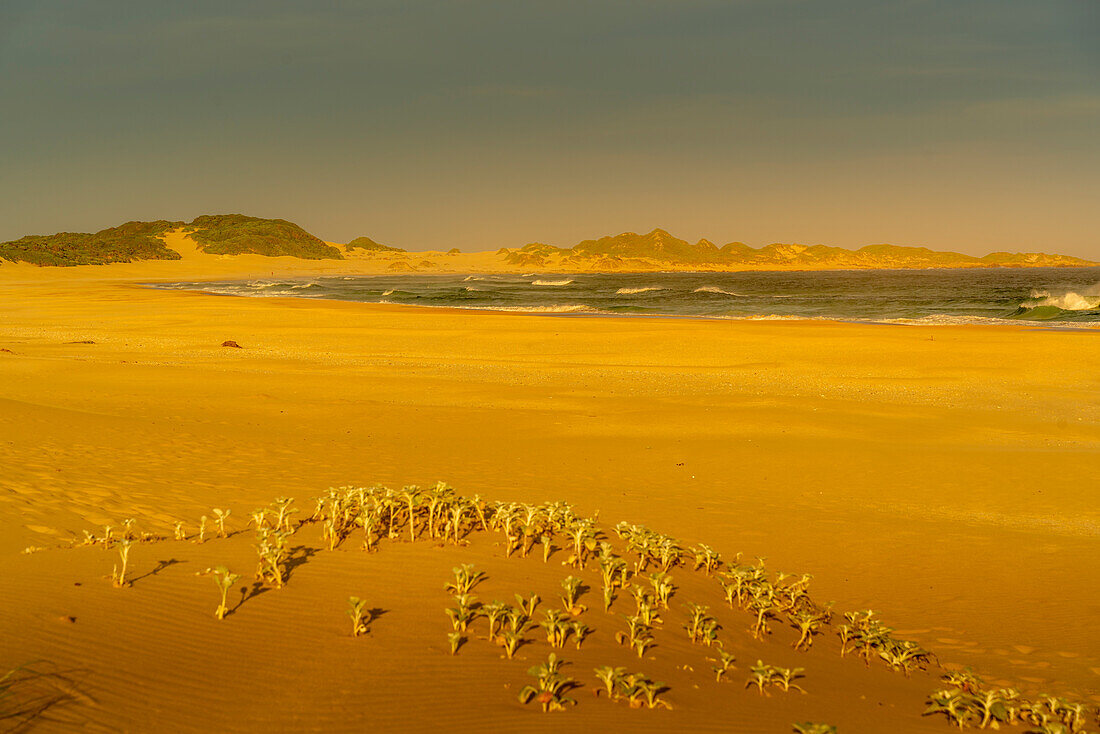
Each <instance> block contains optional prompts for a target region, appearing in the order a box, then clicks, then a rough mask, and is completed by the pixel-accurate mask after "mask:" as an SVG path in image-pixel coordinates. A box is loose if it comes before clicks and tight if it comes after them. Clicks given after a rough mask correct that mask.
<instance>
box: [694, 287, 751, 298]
mask: <svg viewBox="0 0 1100 734" xmlns="http://www.w3.org/2000/svg"><path fill="white" fill-rule="evenodd" d="M692 293H714V294H717V295H720V296H733V297H734V298H748V297H749V296H746V295H745V294H744V293H734V292H733V291H725V290H722V289H721V288H719V287H718V286H716V285H705V286H703V287H702V288H696V289H695V290H693V291H692Z"/></svg>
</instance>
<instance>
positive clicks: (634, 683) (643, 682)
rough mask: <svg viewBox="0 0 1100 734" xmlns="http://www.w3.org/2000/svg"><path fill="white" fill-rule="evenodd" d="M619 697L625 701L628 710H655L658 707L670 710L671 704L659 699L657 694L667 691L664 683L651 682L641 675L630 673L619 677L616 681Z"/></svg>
mask: <svg viewBox="0 0 1100 734" xmlns="http://www.w3.org/2000/svg"><path fill="white" fill-rule="evenodd" d="M617 683H618V689H619V695H620V696H621V697H623V698H625V699H626V700H627V703H628V704H629V706H630V708H632V709H636V708H641V707H642V706H643V705H644V706H646V707H647V708H651V709H655V708H657V707H659V706H661V707H664V708H666V709H671V708H672V704H670V703H669V702H668V701H665V700H664V699H662V698H660V697H659V694H660V693H662V692H663V691H666V690H668V688H667V686H665V684H664V683H661V682H659V681H652V680H650V679H649V678H648V677H647V676H645V675H643V674H641V673H631V674H629V675H623V676H621V677H620V678H619V679H618V681H617Z"/></svg>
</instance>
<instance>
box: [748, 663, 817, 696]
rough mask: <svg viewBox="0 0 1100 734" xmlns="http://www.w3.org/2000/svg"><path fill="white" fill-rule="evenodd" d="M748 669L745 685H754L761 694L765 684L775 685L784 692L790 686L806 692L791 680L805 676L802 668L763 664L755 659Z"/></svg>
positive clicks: (787, 691) (789, 688)
mask: <svg viewBox="0 0 1100 734" xmlns="http://www.w3.org/2000/svg"><path fill="white" fill-rule="evenodd" d="M749 670H750V672H749V678H748V680H746V681H745V687H746V688H748V687H750V686H756V687H757V688H758V689H759V691H760V695H761V696H763V695H764V688H765V687H767V686H775V687H777V688H779V689H781V690H782V691H783V692H785V693H789V692H790V690H791V689H792V688H794V689H795V690H798V691H802V692H803V693H805V692H806V691H805V689H803V688H802V687H801V686H798V685H795V684H794V683H793V682H792V681H794V680H795V679H797V678H804V677H805V672H806V671H805V669H803V668H780V667H777V666H775V665H765V664H764V663H763V662H762V661H760V660H757V661H756V665H753V666H752V667H751V668H750V669H749Z"/></svg>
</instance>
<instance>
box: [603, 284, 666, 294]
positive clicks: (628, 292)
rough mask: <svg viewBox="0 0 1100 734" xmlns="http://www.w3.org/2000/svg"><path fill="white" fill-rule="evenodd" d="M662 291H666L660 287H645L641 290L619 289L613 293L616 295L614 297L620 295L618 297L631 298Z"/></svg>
mask: <svg viewBox="0 0 1100 734" xmlns="http://www.w3.org/2000/svg"><path fill="white" fill-rule="evenodd" d="M663 290H667V289H666V288H662V287H661V286H658V285H647V286H645V287H643V288H620V289H619V290H617V291H615V293H616V295H620V296H632V295H634V294H635V293H648V292H650V291H663Z"/></svg>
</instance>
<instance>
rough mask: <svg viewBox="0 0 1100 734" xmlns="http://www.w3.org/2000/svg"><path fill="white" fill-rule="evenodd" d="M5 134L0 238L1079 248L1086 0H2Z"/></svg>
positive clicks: (1099, 144)
mask: <svg viewBox="0 0 1100 734" xmlns="http://www.w3.org/2000/svg"><path fill="white" fill-rule="evenodd" d="M0 141H2V143H0V241H2V240H7V239H13V238H16V237H20V236H22V235H24V234H49V233H53V232H57V231H96V230H98V229H102V228H105V227H110V226H114V225H116V224H119V223H121V222H124V221H127V220H133V219H147V220H148V219H173V220H190V219H192V218H194V217H195V216H197V215H199V214H207V213H230V212H240V213H245V214H251V215H254V216H263V217H279V218H284V219H289V220H291V221H294V222H297V223H298V224H300V225H302V226H303V227H305V228H306V229H307V230H309V231H310V232H312V233H314V234H316V235H318V236H319V237H322V238H323V239H326V240H329V241H336V242H346V241H348V240H350V239H352V238H354V237H358V236H361V235H367V236H370V237H372V238H373V239H375V240H378V241H380V242H383V243H386V244H391V245H396V246H399V247H405V248H408V249H414V250H420V249H448V248H450V247H459V248H461V249H463V250H467V251H473V250H485V249H496V248H499V247H518V246H521V245H523V244H525V243H528V242H533V241H539V242H548V243H551V244H555V245H559V246H570V245H573V244H575V243H576V242H578V241H580V240H582V239H587V238H591V237H599V236H602V235H606V234H616V233H619V232H624V231H636V232H647V231H649V230H651V229H653V228H655V227H662V228H664V229H667V230H669V231H671V232H672V233H674V234H676V235H677V236H680V237H683V238H685V239H688V240H692V241H694V240H696V239H698V238H701V237H706V238H708V239H710V240H712V241H714V242H716V243H718V244H724V243H726V242H730V241H741V242H746V243H748V244H750V245H753V246H761V245H765V244H768V243H772V242H799V243H803V244H818V243H823V244H829V245H836V246H841V247H859V246H862V245H866V244H874V243H883V242H888V243H893V244H899V245H923V246H928V247H932V248H934V249H948V250H957V251H961V252H967V253H971V254H984V253H986V252H990V251H994V250H1010V251H1034V250H1041V251H1047V252H1061V253H1066V254H1071V255H1077V256H1081V257H1090V258H1092V259H1096V260H1100V2H1097V1H1096V0H893V1H889V2H883V1H882V0H875V1H871V0H828V1H827V2H825V1H823V0H638V1H635V2H626V1H625V0H622V1H618V0H543V1H542V2H527V1H525V0H500V1H492V2H491V1H488V0H485V1H482V0H450V1H428V0H393V1H390V0H379V1H376V2H339V1H334V2H324V1H316V2H287V1H285V0H255V1H233V0H228V1H227V0H218V1H217V2H212V1H207V0H188V2H159V1H155V0H135V1H133V2H126V1H122V0H97V1H96V2H94V3H89V2H80V1H75V0H74V1H70V2H60V1H57V0H3V1H2V2H0Z"/></svg>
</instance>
